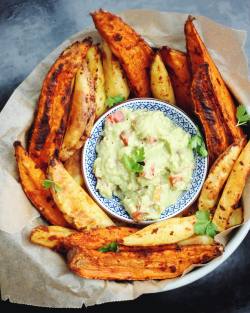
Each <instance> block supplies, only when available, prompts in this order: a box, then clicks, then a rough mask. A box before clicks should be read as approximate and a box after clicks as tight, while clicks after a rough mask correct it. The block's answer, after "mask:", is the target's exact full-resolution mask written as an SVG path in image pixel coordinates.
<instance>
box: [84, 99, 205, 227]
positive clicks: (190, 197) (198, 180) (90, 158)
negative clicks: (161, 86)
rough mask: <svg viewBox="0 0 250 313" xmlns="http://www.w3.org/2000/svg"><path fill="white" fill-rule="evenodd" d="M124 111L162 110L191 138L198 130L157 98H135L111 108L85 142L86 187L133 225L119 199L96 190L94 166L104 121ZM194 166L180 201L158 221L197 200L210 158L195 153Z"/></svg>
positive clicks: (110, 210)
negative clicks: (190, 178) (104, 195)
mask: <svg viewBox="0 0 250 313" xmlns="http://www.w3.org/2000/svg"><path fill="white" fill-rule="evenodd" d="M122 108H126V109H131V110H140V109H144V110H145V109H146V110H148V111H161V112H163V113H164V115H165V116H167V117H168V118H169V119H171V120H172V121H173V123H175V124H176V125H178V126H179V127H181V128H182V129H183V130H184V131H186V132H188V133H189V134H191V135H195V134H197V127H196V126H195V124H194V123H193V122H192V121H191V119H190V118H189V117H188V116H187V115H186V114H185V113H184V112H183V111H181V110H180V109H179V108H177V107H175V106H173V105H170V104H168V103H165V102H162V101H160V100H156V99H132V100H128V101H126V102H123V103H122V104H120V105H118V106H116V107H114V108H112V109H110V110H109V111H108V112H106V113H105V114H104V115H103V116H102V117H100V118H99V120H98V121H97V122H96V123H95V125H94V127H93V130H92V133H91V136H90V137H89V138H88V140H87V141H86V143H85V146H84V149H83V155H82V169H83V175H84V179H85V183H86V186H87V188H88V190H89V192H90V194H91V195H92V197H93V199H94V200H95V201H96V202H97V203H98V204H99V205H100V206H101V207H102V208H103V209H104V210H106V211H107V212H108V213H110V214H111V215H113V216H114V217H116V218H118V219H122V220H123V221H125V222H129V223H134V221H133V219H132V218H131V217H130V216H129V215H128V213H127V212H126V211H125V209H124V207H123V206H122V204H121V202H120V200H119V198H117V197H115V196H114V197H113V198H112V199H107V198H104V197H103V196H102V195H101V194H100V193H99V192H98V190H97V189H96V183H97V180H96V177H95V174H94V171H93V166H94V162H95V159H96V157H97V154H96V145H97V143H98V142H99V141H100V140H101V138H102V132H103V127H104V123H105V119H106V117H107V116H109V115H110V114H112V113H114V112H115V111H117V110H120V109H122ZM194 157H195V158H194V159H195V166H194V170H193V175H192V181H191V184H190V187H189V189H188V190H187V191H184V192H183V193H182V194H181V196H180V197H179V198H178V200H177V202H176V203H175V204H173V205H171V206H169V207H167V208H166V209H165V210H164V211H163V212H162V214H161V216H160V219H159V220H164V219H167V218H169V217H171V216H174V215H176V214H179V213H180V212H181V211H183V210H184V209H185V208H187V207H188V206H189V205H190V204H192V202H193V201H194V200H195V199H196V198H197V196H198V194H199V192H200V190H201V188H202V185H203V183H204V180H205V178H206V173H207V167H208V159H207V158H204V157H200V156H199V155H197V154H196V153H195V154H194ZM152 222H155V221H145V222H143V223H144V224H149V223H152Z"/></svg>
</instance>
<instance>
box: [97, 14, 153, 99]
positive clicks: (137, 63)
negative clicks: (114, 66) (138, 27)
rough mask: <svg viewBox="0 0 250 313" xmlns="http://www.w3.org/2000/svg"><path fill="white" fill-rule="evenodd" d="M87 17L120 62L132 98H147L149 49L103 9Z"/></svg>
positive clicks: (118, 19) (120, 21)
mask: <svg viewBox="0 0 250 313" xmlns="http://www.w3.org/2000/svg"><path fill="white" fill-rule="evenodd" d="M91 15H92V18H93V21H94V23H95V26H96V28H97V30H98V31H99V33H100V34H101V36H102V37H103V39H104V40H105V41H106V42H107V43H108V45H109V47H110V49H111V51H112V53H113V54H114V55H115V56H116V57H117V59H118V60H119V61H120V63H121V66H122V67H123V69H124V71H125V73H126V75H127V77H128V80H129V83H130V86H131V89H132V91H133V93H134V94H135V96H137V97H147V96H149V95H150V81H149V68H150V64H151V61H152V57H153V51H152V49H151V48H150V47H149V45H148V44H147V43H146V42H145V41H144V40H143V39H142V38H141V37H140V36H139V35H138V34H137V33H136V32H135V31H134V30H133V29H132V28H131V27H130V26H129V25H127V24H126V23H125V22H124V21H123V20H122V19H121V18H120V17H118V16H116V15H114V14H112V13H110V12H106V11H103V10H99V11H96V12H94V13H92V14H91Z"/></svg>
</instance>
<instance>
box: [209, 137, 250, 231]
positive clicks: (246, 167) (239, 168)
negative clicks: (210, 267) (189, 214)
mask: <svg viewBox="0 0 250 313" xmlns="http://www.w3.org/2000/svg"><path fill="white" fill-rule="evenodd" d="M249 171H250V141H248V143H247V145H246V146H245V147H244V149H243V150H242V151H241V154H240V156H239V158H238V159H237V161H236V162H235V164H234V166H233V169H232V172H231V174H230V176H229V178H228V180H227V182H226V185H225V188H224V190H223V193H222V196H221V198H220V201H219V203H218V205H217V208H216V210H215V213H214V217H213V223H214V224H215V225H216V226H217V229H218V231H220V232H221V231H223V230H225V229H226V228H227V224H228V222H229V218H230V216H231V214H232V212H233V210H234V209H235V208H237V206H238V203H239V201H240V198H241V195H242V192H243V189H244V187H245V184H246V179H247V177H248V175H249Z"/></svg>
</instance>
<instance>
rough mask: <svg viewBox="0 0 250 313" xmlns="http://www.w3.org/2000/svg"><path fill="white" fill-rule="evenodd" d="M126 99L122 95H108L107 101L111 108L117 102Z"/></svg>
mask: <svg viewBox="0 0 250 313" xmlns="http://www.w3.org/2000/svg"><path fill="white" fill-rule="evenodd" d="M124 100H125V98H124V97H122V96H114V97H108V98H107V99H106V102H105V103H106V105H107V106H108V107H109V108H112V107H113V106H114V105H115V104H117V103H120V102H122V101H124Z"/></svg>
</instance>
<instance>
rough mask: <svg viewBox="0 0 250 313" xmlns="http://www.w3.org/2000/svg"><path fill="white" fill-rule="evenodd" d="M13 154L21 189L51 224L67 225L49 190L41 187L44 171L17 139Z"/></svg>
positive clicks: (44, 177)
mask: <svg viewBox="0 0 250 313" xmlns="http://www.w3.org/2000/svg"><path fill="white" fill-rule="evenodd" d="M14 147H15V156H16V162H17V167H18V172H19V177H20V182H21V185H22V187H23V190H24V192H25V194H26V196H27V197H28V198H29V200H30V201H31V202H32V204H33V205H34V206H35V207H36V208H37V210H38V211H39V212H40V213H41V215H42V216H43V217H44V218H45V219H46V220H47V221H48V222H50V223H51V224H53V225H60V226H68V223H67V222H66V220H65V219H64V217H63V214H62V213H61V212H60V211H59V210H58V208H57V206H56V204H55V202H54V201H53V198H52V195H51V193H50V191H49V190H47V189H45V188H44V187H43V181H44V180H45V179H46V176H45V174H44V172H43V171H42V170H41V169H40V168H39V167H38V166H37V165H36V163H35V162H34V161H33V160H32V159H31V158H30V157H29V155H28V153H27V152H26V151H25V149H24V148H23V147H22V145H21V143H20V142H19V141H15V143H14Z"/></svg>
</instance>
